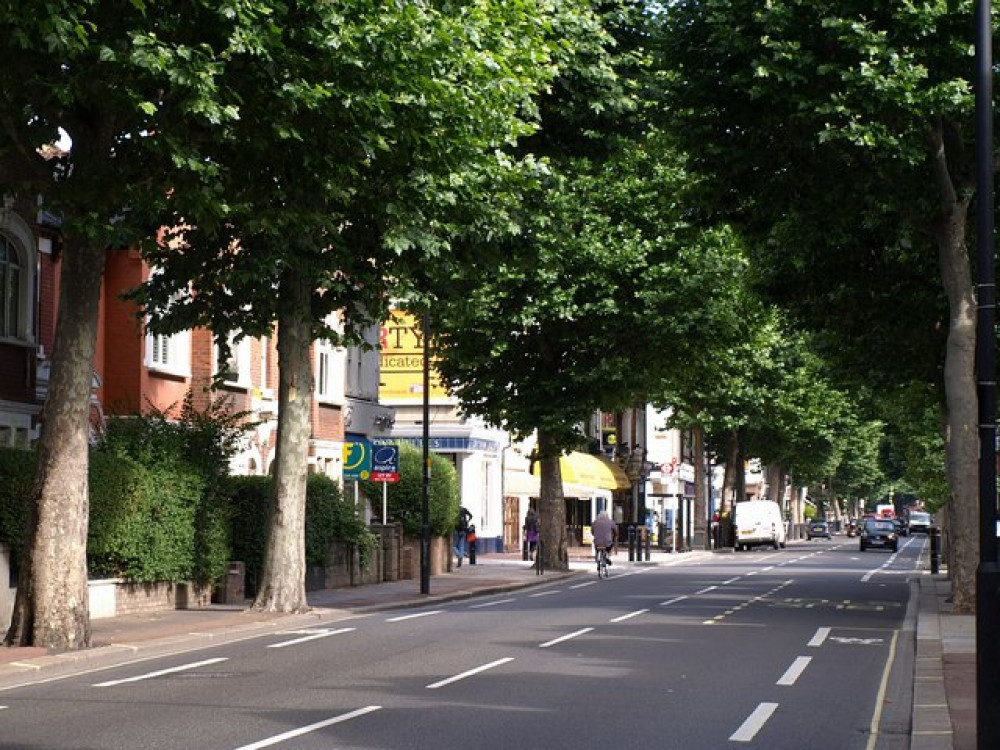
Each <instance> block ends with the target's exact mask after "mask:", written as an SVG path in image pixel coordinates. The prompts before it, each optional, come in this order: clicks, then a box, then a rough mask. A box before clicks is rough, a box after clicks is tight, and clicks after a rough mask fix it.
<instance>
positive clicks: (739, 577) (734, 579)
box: [722, 576, 743, 586]
mask: <svg viewBox="0 0 1000 750" xmlns="http://www.w3.org/2000/svg"><path fill="white" fill-rule="evenodd" d="M742 577H743V576H736V577H735V578H730V579H729V580H728V581H723V582H722V585H723V586H728V585H729V584H730V583H736V582H737V581H738V580H740V579H741V578H742Z"/></svg>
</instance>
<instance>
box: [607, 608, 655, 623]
mask: <svg viewBox="0 0 1000 750" xmlns="http://www.w3.org/2000/svg"><path fill="white" fill-rule="evenodd" d="M647 612H649V610H648V609H637V610H636V611H635V612H629V613H628V614H627V615H622V616H621V617H616V618H614V619H613V620H610V622H625V620H631V619H632V618H633V617H638V616H639V615H644V614H646V613H647Z"/></svg>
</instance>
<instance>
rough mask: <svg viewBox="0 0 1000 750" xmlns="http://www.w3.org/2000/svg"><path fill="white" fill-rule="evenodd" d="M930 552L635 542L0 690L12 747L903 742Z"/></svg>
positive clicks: (921, 547)
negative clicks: (456, 589) (595, 557)
mask: <svg viewBox="0 0 1000 750" xmlns="http://www.w3.org/2000/svg"><path fill="white" fill-rule="evenodd" d="M926 548H927V541H926V538H925V537H923V536H914V537H905V538H903V539H902V540H901V547H900V550H899V552H898V553H896V554H893V553H891V552H888V551H880V550H872V551H868V552H864V553H862V552H860V551H859V549H858V544H857V540H856V539H847V538H846V537H843V536H835V537H834V538H833V540H831V541H825V540H822V541H821V540H815V541H812V542H806V541H795V542H792V543H790V544H789V545H788V547H787V548H786V549H784V550H764V549H761V550H759V551H754V552H739V553H730V554H726V553H719V554H715V555H711V556H701V557H700V558H699V559H697V560H695V559H693V558H692V559H690V560H687V559H685V557H684V556H683V555H679V556H677V558H676V561H675V562H674V563H673V564H670V565H659V566H643V565H630V564H628V563H627V562H626V561H625V558H624V556H623V555H622V554H621V553H619V555H618V556H617V559H616V560H617V564H616V565H614V566H613V567H612V569H611V578H610V579H607V580H598V579H597V577H596V573H594V572H592V571H589V570H588V571H586V572H585V573H582V574H581V575H579V576H576V577H575V578H571V579H566V580H563V581H561V582H559V583H558V584H553V585H550V586H547V587H541V588H532V589H525V590H521V591H517V592H515V593H510V594H506V595H494V596H488V597H480V598H474V599H465V600H461V601H455V602H451V603H448V604H443V605H440V606H438V607H435V608H433V609H430V608H427V609H400V610H398V611H393V612H380V613H378V614H368V615H364V616H357V617H352V618H346V619H344V620H342V621H338V622H334V623H325V624H324V625H323V627H316V628H310V629H304V630H295V631H288V632H282V633H278V634H269V635H266V636H261V637H259V638H254V639H251V640H247V641H241V642H238V643H229V644H224V645H220V646H217V647H212V648H206V649H202V650H199V651H196V652H188V653H178V654H174V655H168V656H164V657H158V658H155V659H150V660H145V661H141V662H137V663H131V664H125V665H117V666H114V667H108V668H102V669H97V670H93V671H90V672H86V673H77V674H74V675H71V676H66V677H60V678H58V679H54V680H51V681H48V682H42V683H39V684H35V685H27V686H23V687H19V688H17V689H14V690H7V691H4V692H0V747H2V748H5V749H10V750H14V749H16V750H43V749H44V750H56V749H58V748H72V750H139V749H140V748H141V749H142V750H160V749H163V750H191V749H192V748H197V749H199V750H202V749H204V750H216V749H218V750H257V749H258V748H269V747H274V748H288V749H292V748H294V749H295V750H331V749H332V748H337V749H338V750H340V749H343V750H351V749H360V748H366V749H371V748H378V749H384V750H397V749H398V750H419V749H422V748H435V749H437V748H476V749H477V750H489V749H492V748H497V749H500V748H503V749H504V750H508V749H509V748H529V749H531V748H547V749H550V750H562V749H563V748H567V749H568V748H574V749H589V748H615V749H616V750H618V749H622V748H643V749H644V750H645V749H646V748H661V749H662V748H666V749H671V748H676V749H677V750H715V749H723V748H726V749H733V748H764V749H766V750H804V749H808V750H852V749H855V748H857V749H858V750H902V749H903V748H907V747H908V746H909V739H908V723H909V709H910V704H911V702H912V695H911V694H910V691H911V690H912V659H913V641H914V633H913V616H912V609H908V601H909V598H910V583H909V581H910V578H911V577H912V576H913V574H914V573H915V571H916V570H917V569H919V567H920V566H925V564H926V559H925V556H926V554H927V549H926ZM922 557H924V559H921V558H922Z"/></svg>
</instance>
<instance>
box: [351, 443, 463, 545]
mask: <svg viewBox="0 0 1000 750" xmlns="http://www.w3.org/2000/svg"><path fill="white" fill-rule="evenodd" d="M430 462H431V481H430V492H429V495H430V497H429V506H430V508H429V510H430V525H431V534H432V535H435V536H445V535H450V534H451V532H452V531H453V530H454V527H455V519H456V518H457V517H458V508H459V500H460V493H459V488H458V472H456V471H455V467H454V466H453V465H452V464H451V462H450V461H448V459H446V458H444V457H443V456H441V455H439V454H437V453H434V452H433V451H432V452H431V453H430ZM423 465H424V460H423V449H422V448H420V447H417V446H414V445H411V444H409V443H400V445H399V481H398V482H395V483H393V484H390V485H389V489H388V504H389V518H390V519H392V520H394V521H397V522H399V523H400V524H402V526H403V530H404V531H405V532H406V533H407V534H410V535H413V536H419V535H420V529H421V526H422V524H423V520H422V519H423V494H424V479H423V476H424V474H423ZM361 488H362V492H363V493H364V495H365V497H367V498H368V499H369V500H370V501H371V502H372V503H373V504H376V505H377V504H379V503H381V502H382V485H381V483H379V482H362V483H361Z"/></svg>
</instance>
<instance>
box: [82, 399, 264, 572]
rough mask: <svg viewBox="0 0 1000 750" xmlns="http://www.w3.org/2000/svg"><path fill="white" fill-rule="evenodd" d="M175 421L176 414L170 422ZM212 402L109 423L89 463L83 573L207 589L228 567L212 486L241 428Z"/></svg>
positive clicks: (223, 517) (224, 514)
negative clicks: (187, 582)
mask: <svg viewBox="0 0 1000 750" xmlns="http://www.w3.org/2000/svg"><path fill="white" fill-rule="evenodd" d="M174 412H176V415H174ZM243 417H244V415H242V414H239V413H235V414H234V413H230V412H229V411H228V410H227V409H226V408H225V405H224V404H223V403H221V402H214V403H212V404H211V405H209V407H208V408H207V409H206V410H204V411H199V410H197V409H195V407H194V404H193V394H192V393H191V392H190V391H189V392H188V393H187V394H186V396H185V398H184V401H183V402H182V404H181V405H180V407H179V408H177V409H174V408H170V409H165V410H162V411H161V410H155V409H154V410H151V411H150V412H149V413H147V414H143V415H139V416H132V417H119V418H116V419H112V420H109V422H108V424H107V427H106V429H105V433H104V435H103V436H102V440H101V443H100V445H99V447H98V449H97V450H96V451H94V452H93V453H92V458H91V496H92V498H91V510H90V514H91V521H90V542H89V545H88V551H89V554H90V566H91V573H93V574H94V575H102V576H124V577H127V578H132V579H134V580H142V581H151V580H171V581H173V580H183V579H193V580H198V581H212V580H215V579H216V578H218V577H219V576H220V575H222V574H223V572H224V571H225V565H226V563H227V561H228V560H230V559H231V552H230V539H229V513H230V510H229V508H228V507H227V506H226V505H225V504H224V503H223V502H222V499H221V498H220V497H219V495H218V490H217V488H218V483H219V480H220V478H221V477H223V476H224V475H225V474H226V473H227V472H228V467H229V460H230V459H231V458H232V456H233V455H234V454H235V453H236V451H237V450H238V448H239V440H240V438H241V436H242V435H243V433H244V431H245V430H246V429H247V428H246V426H245V425H241V420H242V419H243Z"/></svg>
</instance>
